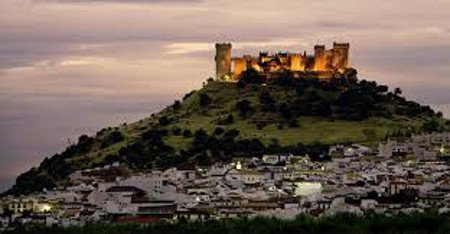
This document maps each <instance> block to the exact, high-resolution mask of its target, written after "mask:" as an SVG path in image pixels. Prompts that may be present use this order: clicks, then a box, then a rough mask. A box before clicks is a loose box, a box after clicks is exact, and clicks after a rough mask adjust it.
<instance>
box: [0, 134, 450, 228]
mask: <svg viewBox="0 0 450 234" xmlns="http://www.w3.org/2000/svg"><path fill="white" fill-rule="evenodd" d="M323 153H324V154H327V155H329V156H330V157H331V160H324V161H312V160H311V159H310V157H309V156H308V155H292V154H290V153H289V152H286V154H274V155H263V156H262V157H261V158H246V157H242V158H233V159H232V160H231V161H230V162H217V163H215V164H214V165H211V166H208V167H200V166H195V165H183V166H179V167H173V168H169V169H166V170H156V169H154V170H149V171H139V172H138V171H132V170H131V169H129V168H127V167H126V166H124V165H122V164H119V163H113V164H111V165H107V166H104V167H99V168H93V169H87V170H80V171H76V172H74V173H72V174H71V175H70V180H69V181H67V184H66V185H65V186H61V187H58V188H53V189H50V188H48V189H47V190H43V191H42V192H40V193H35V194H31V195H27V196H25V195H24V196H20V197H18V196H6V197H3V198H2V199H1V201H0V214H2V215H1V217H0V227H1V229H0V230H9V229H14V228H16V227H19V226H24V225H33V224H34V225H44V226H61V227H67V226H83V225H85V224H88V223H138V224H145V223H155V222H161V221H166V222H173V221H177V220H209V219H221V218H232V217H255V216H266V217H277V218H282V219H289V218H294V217H296V216H297V215H299V214H308V215H313V216H326V215H334V214H339V213H351V214H355V215H363V214H370V213H377V214H402V213H406V214H407V213H411V212H425V211H427V210H430V209H437V210H438V211H439V213H445V212H448V211H450V195H449V191H450V180H449V179H450V170H449V169H450V168H449V164H448V160H447V159H448V158H449V157H448V156H450V132H443V133H429V134H419V135H411V136H409V137H395V138H394V137H393V138H391V139H388V140H386V141H385V142H382V143H380V144H379V145H378V146H374V147H367V146H363V145H359V144H346V145H334V146H331V147H330V148H329V150H328V152H323Z"/></svg>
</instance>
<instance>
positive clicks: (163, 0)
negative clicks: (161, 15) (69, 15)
mask: <svg viewBox="0 0 450 234" xmlns="http://www.w3.org/2000/svg"><path fill="white" fill-rule="evenodd" d="M201 1H202V0H35V2H53V3H114V4H136V3H145V4H174V3H188V4H189V3H198V2H201Z"/></svg>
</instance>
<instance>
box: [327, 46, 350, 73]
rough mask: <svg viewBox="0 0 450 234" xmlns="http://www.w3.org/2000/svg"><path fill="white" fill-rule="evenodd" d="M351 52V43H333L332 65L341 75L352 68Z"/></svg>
mask: <svg viewBox="0 0 450 234" xmlns="http://www.w3.org/2000/svg"><path fill="white" fill-rule="evenodd" d="M349 51H350V44H349V43H336V42H334V43H333V52H332V59H331V65H332V66H333V68H335V69H336V70H338V71H339V72H341V73H342V72H344V70H345V69H346V68H348V67H349V66H350V62H349Z"/></svg>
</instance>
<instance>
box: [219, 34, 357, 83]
mask: <svg viewBox="0 0 450 234" xmlns="http://www.w3.org/2000/svg"><path fill="white" fill-rule="evenodd" d="M231 48H232V45H231V44H230V43H217V44H216V59H215V60H216V79H218V80H222V81H237V80H238V79H239V78H240V76H241V74H242V72H244V71H245V70H247V69H249V68H253V69H255V70H256V71H258V72H259V73H260V74H261V75H262V76H265V77H267V78H276V77H277V75H279V74H281V73H282V72H284V71H291V72H293V73H294V76H295V77H301V76H302V74H306V73H310V74H315V75H316V76H317V77H318V78H320V79H330V78H331V77H333V76H334V75H335V74H338V73H340V74H342V73H344V72H345V70H346V69H347V68H349V66H350V63H349V50H350V45H349V44H348V43H336V42H335V43H333V48H332V49H329V50H327V49H326V48H325V46H324V45H316V46H314V55H307V54H306V52H303V54H301V53H282V52H279V53H277V54H269V53H267V52H260V53H259V56H258V57H253V56H250V55H244V56H243V57H236V58H232V57H231Z"/></svg>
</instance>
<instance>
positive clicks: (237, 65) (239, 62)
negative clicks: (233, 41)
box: [232, 58, 247, 79]
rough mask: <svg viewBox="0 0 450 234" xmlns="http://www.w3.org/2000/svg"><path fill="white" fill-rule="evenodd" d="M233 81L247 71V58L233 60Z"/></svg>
mask: <svg viewBox="0 0 450 234" xmlns="http://www.w3.org/2000/svg"><path fill="white" fill-rule="evenodd" d="M232 61H233V65H234V69H233V79H235V78H237V77H238V76H239V75H240V74H241V73H242V72H243V71H245V70H247V60H246V59H245V58H233V59H232Z"/></svg>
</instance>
